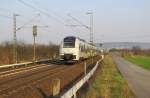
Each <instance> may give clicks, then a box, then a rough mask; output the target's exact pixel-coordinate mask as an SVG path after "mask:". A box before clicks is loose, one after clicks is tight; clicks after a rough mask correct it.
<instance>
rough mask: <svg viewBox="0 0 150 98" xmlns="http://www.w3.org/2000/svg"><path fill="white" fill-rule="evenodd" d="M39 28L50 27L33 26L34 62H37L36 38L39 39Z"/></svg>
mask: <svg viewBox="0 0 150 98" xmlns="http://www.w3.org/2000/svg"><path fill="white" fill-rule="evenodd" d="M38 27H41V28H43V27H45V28H46V27H48V26H37V25H33V26H32V32H33V61H35V60H36V39H35V38H36V37H37V28H38Z"/></svg>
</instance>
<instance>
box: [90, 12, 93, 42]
mask: <svg viewBox="0 0 150 98" xmlns="http://www.w3.org/2000/svg"><path fill="white" fill-rule="evenodd" d="M90 36H91V39H90V41H91V43H93V13H92V12H91V16H90Z"/></svg>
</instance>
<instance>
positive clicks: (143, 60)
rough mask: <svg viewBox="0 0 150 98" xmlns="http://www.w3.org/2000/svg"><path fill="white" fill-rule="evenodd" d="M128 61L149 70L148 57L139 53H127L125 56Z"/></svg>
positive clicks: (149, 59)
mask: <svg viewBox="0 0 150 98" xmlns="http://www.w3.org/2000/svg"><path fill="white" fill-rule="evenodd" d="M125 58H126V59H127V60H128V61H130V62H132V63H135V64H137V65H139V66H141V67H143V68H145V69H148V70H150V57H148V56H141V55H129V56H126V57H125Z"/></svg>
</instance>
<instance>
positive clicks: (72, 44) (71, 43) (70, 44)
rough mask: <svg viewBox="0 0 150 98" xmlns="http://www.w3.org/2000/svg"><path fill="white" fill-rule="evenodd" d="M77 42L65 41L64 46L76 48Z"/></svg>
mask: <svg viewBox="0 0 150 98" xmlns="http://www.w3.org/2000/svg"><path fill="white" fill-rule="evenodd" d="M74 47H75V43H73V42H64V48H74Z"/></svg>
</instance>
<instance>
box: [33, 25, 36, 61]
mask: <svg viewBox="0 0 150 98" xmlns="http://www.w3.org/2000/svg"><path fill="white" fill-rule="evenodd" d="M32 29H33V60H34V61H35V60H36V55H35V51H36V50H35V49H36V43H35V37H36V36H37V26H36V25H34V26H33V28H32Z"/></svg>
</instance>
